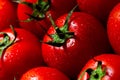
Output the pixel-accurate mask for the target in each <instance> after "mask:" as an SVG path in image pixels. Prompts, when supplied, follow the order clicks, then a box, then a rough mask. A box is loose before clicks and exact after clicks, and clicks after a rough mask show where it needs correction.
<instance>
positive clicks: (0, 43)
mask: <svg viewBox="0 0 120 80" xmlns="http://www.w3.org/2000/svg"><path fill="white" fill-rule="evenodd" d="M10 28H11V30H12V32H13V34H14V39H13V40H10V37H9V35H8V34H7V33H5V32H0V35H1V36H3V38H2V40H0V57H1V56H2V55H3V51H4V50H5V49H6V48H8V47H9V46H10V45H12V44H13V43H14V42H15V39H16V37H17V33H16V31H15V30H14V28H13V27H12V26H10Z"/></svg>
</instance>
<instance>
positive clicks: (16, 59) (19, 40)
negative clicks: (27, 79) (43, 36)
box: [0, 28, 43, 75]
mask: <svg viewBox="0 0 120 80" xmlns="http://www.w3.org/2000/svg"><path fill="white" fill-rule="evenodd" d="M14 32H16V33H14ZM0 35H1V36H0V43H1V44H0V49H1V52H0V53H1V60H2V65H3V67H4V68H5V70H6V71H7V72H8V73H10V74H13V75H17V74H18V75H21V74H23V73H24V72H25V71H26V70H28V69H30V68H33V67H36V66H40V65H42V63H43V58H42V55H41V44H40V42H39V40H38V38H36V36H34V35H33V34H31V33H30V32H28V31H27V30H24V29H20V28H15V30H14V31H13V30H11V29H6V30H4V31H3V33H2V32H1V34H0Z"/></svg>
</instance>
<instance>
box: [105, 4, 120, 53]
mask: <svg viewBox="0 0 120 80" xmlns="http://www.w3.org/2000/svg"><path fill="white" fill-rule="evenodd" d="M119 16H120V3H119V4H117V5H116V6H115V7H114V8H113V10H112V11H111V13H110V15H109V18H108V24H107V32H108V37H109V40H110V43H111V45H112V47H113V49H114V51H115V53H118V54H120V17H119Z"/></svg>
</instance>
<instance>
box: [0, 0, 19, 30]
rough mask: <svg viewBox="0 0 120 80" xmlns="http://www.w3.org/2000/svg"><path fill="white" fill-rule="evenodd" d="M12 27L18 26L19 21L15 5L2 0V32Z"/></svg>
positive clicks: (0, 0) (0, 11)
mask: <svg viewBox="0 0 120 80" xmlns="http://www.w3.org/2000/svg"><path fill="white" fill-rule="evenodd" d="M10 25H13V26H15V27H17V26H18V19H17V13H16V8H15V6H14V3H13V2H11V1H9V0H0V31H2V30H3V29H6V28H8V27H9V26H10Z"/></svg>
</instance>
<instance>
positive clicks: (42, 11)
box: [17, 0, 77, 39]
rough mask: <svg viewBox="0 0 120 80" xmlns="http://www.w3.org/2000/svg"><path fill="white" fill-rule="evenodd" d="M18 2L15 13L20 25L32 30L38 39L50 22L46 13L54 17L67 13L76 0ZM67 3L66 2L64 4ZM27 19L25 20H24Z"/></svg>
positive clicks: (28, 0) (27, 0)
mask: <svg viewBox="0 0 120 80" xmlns="http://www.w3.org/2000/svg"><path fill="white" fill-rule="evenodd" d="M22 1H23V2H24V3H19V5H18V9H17V14H18V19H19V20H20V25H21V27H23V28H25V29H27V30H29V31H31V32H33V33H34V34H35V35H37V36H38V37H39V38H40V39H42V37H43V36H44V34H45V33H46V31H47V30H48V28H49V27H50V25H51V23H50V21H49V19H48V17H47V16H48V14H51V15H52V17H53V19H56V18H57V17H58V16H60V15H61V14H63V13H67V12H68V11H69V10H71V9H72V8H73V7H74V6H75V5H76V4H77V3H76V0H69V1H65V0H22ZM66 3H67V4H66ZM26 21H27V22H26Z"/></svg>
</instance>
